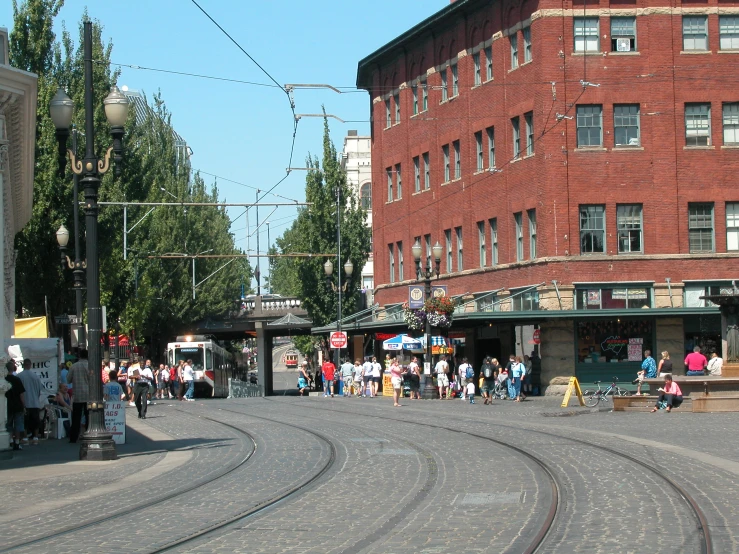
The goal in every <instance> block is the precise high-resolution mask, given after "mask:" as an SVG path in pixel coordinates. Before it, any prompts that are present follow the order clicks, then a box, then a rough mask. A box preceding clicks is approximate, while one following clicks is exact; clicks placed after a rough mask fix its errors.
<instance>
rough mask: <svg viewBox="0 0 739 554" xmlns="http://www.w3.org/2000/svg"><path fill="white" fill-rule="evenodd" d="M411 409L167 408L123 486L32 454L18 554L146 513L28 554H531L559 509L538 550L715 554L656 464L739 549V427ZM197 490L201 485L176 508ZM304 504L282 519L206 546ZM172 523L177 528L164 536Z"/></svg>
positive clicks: (421, 404) (730, 548)
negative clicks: (705, 552) (706, 552)
mask: <svg viewBox="0 0 739 554" xmlns="http://www.w3.org/2000/svg"><path fill="white" fill-rule="evenodd" d="M405 404H406V405H405V406H403V407H401V408H393V407H392V400H391V399H388V398H377V399H369V398H365V399H360V398H334V399H324V398H322V397H303V398H298V397H271V398H267V399H261V398H249V399H231V400H207V401H197V402H193V403H187V404H186V403H179V402H178V403H172V404H157V405H156V406H151V407H150V410H149V413H150V414H151V417H150V418H149V419H147V420H146V421H145V422H140V421H135V423H133V427H135V429H136V433H140V434H141V436H145V437H147V439H146V441H143V440H140V441H139V442H140V443H141V446H140V448H138V449H137V450H136V451H134V452H129V451H126V448H128V446H126V447H123V448H122V449H121V451H122V452H123V453H124V457H123V459H122V460H119V461H117V462H113V463H112V464H111V465H110V466H107V467H110V468H111V470H112V471H111V473H112V474H113V475H115V478H111V479H109V480H107V481H106V479H105V478H104V475H105V473H104V471H101V469H100V465H94V464H93V465H92V466H90V465H89V464H87V465H85V464H84V463H83V462H72V461H70V457H69V453H65V455H66V458H65V457H64V456H61V457H60V459H59V461H58V462H54V460H48V461H46V464H45V463H44V462H45V461H44V459H43V449H45V448H46V449H48V455H49V456H50V457H53V456H57V457H59V456H60V452H61V445H60V444H59V443H54V444H52V443H48V444H42V445H41V446H39V447H37V450H36V451H32V452H30V453H29V460H30V459H31V458H30V456H34V458H32V459H33V460H34V461H33V467H30V468H23V467H22V461H23V458H22V457H16V459H15V460H13V461H12V462H0V486H1V487H2V490H3V492H4V493H5V494H6V495H7V496H6V497H7V498H13V499H17V503H13V504H8V503H6V505H5V506H3V507H0V520H2V523H3V525H2V526H0V552H3V551H4V550H3V549H4V548H7V546H8V545H14V544H18V543H21V542H24V541H28V540H31V539H34V538H43V536H44V535H48V534H51V533H55V532H56V531H63V530H64V529H65V526H66V527H68V526H69V525H70V522H82V521H88V520H93V519H94V518H95V517H96V516H97V517H99V516H100V514H110V515H111V516H114V515H115V513H116V511H117V510H120V509H122V508H125V507H134V508H136V506H137V505H138V504H141V507H140V508H138V509H136V510H135V511H134V512H133V513H131V514H128V515H126V516H124V517H119V518H116V517H110V518H109V519H107V520H106V521H105V523H104V524H103V525H97V526H91V527H88V528H87V529H85V530H80V531H75V530H71V531H69V532H67V533H66V534H65V533H62V534H60V535H58V536H55V537H54V538H53V539H50V540H49V541H46V542H41V543H38V544H34V545H28V546H25V547H21V548H18V549H16V550H12V551H17V552H40V551H47V550H46V549H49V548H50V545H51V544H53V551H54V552H59V553H64V552H76V553H79V552H85V551H90V550H92V549H102V550H105V551H107V552H132V551H140V552H154V551H157V550H158V549H159V548H161V547H165V546H167V545H172V544H173V543H174V542H175V541H177V540H179V539H182V538H183V537H185V538H187V537H191V538H192V540H188V541H187V542H184V543H181V544H178V545H177V546H175V547H174V548H173V551H178V552H203V553H205V552H265V553H266V552H316V553H324V552H337V553H338V552H377V553H387V552H392V553H411V552H413V553H419V552H423V553H445V552H512V553H519V552H524V551H526V548H527V547H528V546H529V544H530V543H531V541H532V539H533V537H534V536H535V535H536V533H537V532H538V531H539V530H541V529H542V526H544V525H545V524H547V522H548V519H547V516H548V510H549V508H550V507H551V506H552V502H553V501H554V500H556V501H557V502H558V509H557V511H556V515H555V517H554V520H553V522H552V525H551V528H550V529H549V532H548V534H547V535H546V536H545V537H544V541H543V543H542V544H541V547H540V548H539V550H537V552H551V553H554V552H557V553H559V552H603V553H613V552H654V551H660V552H700V551H701V550H700V549H701V544H702V536H701V533H700V531H699V528H698V524H697V521H698V520H697V518H696V515H695V513H694V512H693V511H692V509H691V507H690V505H689V504H688V503H687V502H686V501H685V500H684V499H683V498H682V497H681V496H680V495H679V494H678V493H677V492H676V491H675V490H673V489H672V488H671V486H670V485H669V482H668V481H666V479H665V476H662V475H659V474H657V473H653V472H652V471H651V470H649V469H647V468H645V467H643V466H641V465H639V464H638V463H637V462H639V461H641V462H646V464H647V465H648V466H649V467H654V468H657V469H660V470H666V477H667V478H669V479H672V480H674V481H675V482H677V483H678V484H680V485H681V486H682V487H683V489H684V490H685V492H686V493H687V494H688V495H689V496H690V497H692V498H693V499H694V501H695V502H696V504H697V506H698V507H699V509H700V511H701V512H702V513H703V514H704V515H705V518H706V520H707V524H708V528H707V529H708V533H709V535H710V537H711V539H712V541H713V552H717V553H718V552H722V553H723V552H739V545H738V544H737V543H736V540H735V537H737V536H739V519H737V515H738V514H737V510H738V508H737V507H739V486H738V485H737V481H738V479H737V477H738V476H739V450H738V449H737V448H736V446H735V443H734V441H732V440H727V439H730V437H732V436H733V434H734V433H733V432H732V431H733V429H734V428H735V415H734V414H690V413H681V412H680V411H679V410H676V411H675V412H674V413H672V414H666V413H662V412H660V413H658V414H648V413H614V412H608V411H605V410H590V409H582V408H570V409H561V408H559V400H557V399H550V398H535V399H531V400H530V401H527V402H524V403H522V404H516V403H513V402H503V401H499V402H497V403H496V404H495V405H494V406H483V405H481V404H479V403H478V404H476V405H470V404H468V403H466V402H462V401H460V400H454V401H443V402H442V401H426V400H424V401H408V400H406V401H405ZM129 415H130V414H129ZM558 416H570V417H558ZM133 436H138V435H133ZM137 440H138V439H137ZM583 440H584V442H582V441H583ZM67 446H69V447H70V448H74V447H72V445H67ZM606 448H607V449H609V450H606ZM25 454H26V452H25V451H24V452H23V453H21V455H25ZM624 455H626V456H628V457H624ZM173 456H179V458H173ZM3 464H5V465H3ZM160 470H161V471H160ZM147 472H148V473H147ZM224 472H228V473H224ZM552 478H553V479H554V484H555V485H556V486H555V485H553V484H552V483H553V482H552ZM313 479H315V480H313ZM62 483H63V485H62ZM198 483H200V485H198ZM122 485H126V486H125V487H123V486H122ZM189 485H198V487H197V488H194V489H193V490H190V491H188V492H186V493H185V494H184V495H183V496H177V497H174V498H171V499H164V500H162V498H164V496H166V494H167V493H176V492H177V491H178V490H180V489H182V490H184V489H185V488H186V487H187V486H189ZM111 487H113V488H111ZM293 489H297V490H296V491H295V492H294V493H293V494H292V495H291V496H289V497H287V498H286V499H284V500H283V501H282V502H280V503H278V504H276V505H274V506H272V507H271V508H268V509H266V510H263V511H260V512H258V513H256V514H254V515H251V516H248V517H245V518H243V519H241V520H239V521H236V522H233V523H230V524H229V525H226V526H225V527H223V528H219V529H214V530H212V532H209V533H206V534H204V535H202V536H195V535H196V534H197V533H198V532H199V531H207V530H208V529H209V528H210V527H211V526H212V525H213V524H214V523H215V522H227V521H229V520H230V519H232V518H234V517H237V516H239V515H240V514H244V513H245V512H247V511H249V510H252V509H253V508H254V507H258V506H261V505H263V504H264V503H265V502H267V501H269V500H270V499H274V498H277V497H279V496H280V495H283V494H286V493H288V492H290V491H291V490H293ZM51 500H54V502H50V501H51ZM147 504H153V505H151V506H147ZM164 513H166V514H167V521H168V522H171V524H167V525H165V526H162V514H164ZM71 514H74V516H72V515H71ZM3 545H5V546H3Z"/></svg>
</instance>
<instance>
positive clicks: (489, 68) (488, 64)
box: [485, 46, 493, 81]
mask: <svg viewBox="0 0 739 554" xmlns="http://www.w3.org/2000/svg"><path fill="white" fill-rule="evenodd" d="M492 78H493V47H492V46H486V47H485V80H486V81H490V80H492Z"/></svg>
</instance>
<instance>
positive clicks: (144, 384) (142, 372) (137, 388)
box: [133, 365, 154, 419]
mask: <svg viewBox="0 0 739 554" xmlns="http://www.w3.org/2000/svg"><path fill="white" fill-rule="evenodd" d="M153 381H154V375H153V374H152V372H151V368H150V367H149V366H148V365H145V366H144V367H141V368H139V375H138V377H137V378H136V384H135V385H134V386H133V400H134V403H135V404H136V409H137V410H138V412H139V419H146V408H147V404H148V403H147V401H146V400H147V396H148V395H149V386H150V385H151V383H152V382H153Z"/></svg>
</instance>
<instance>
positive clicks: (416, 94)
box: [411, 84, 418, 115]
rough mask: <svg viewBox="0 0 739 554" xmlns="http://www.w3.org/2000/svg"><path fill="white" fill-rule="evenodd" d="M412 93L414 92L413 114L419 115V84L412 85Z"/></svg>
mask: <svg viewBox="0 0 739 554" xmlns="http://www.w3.org/2000/svg"><path fill="white" fill-rule="evenodd" d="M411 93H412V94H413V115H418V84H414V85H413V86H412V87H411Z"/></svg>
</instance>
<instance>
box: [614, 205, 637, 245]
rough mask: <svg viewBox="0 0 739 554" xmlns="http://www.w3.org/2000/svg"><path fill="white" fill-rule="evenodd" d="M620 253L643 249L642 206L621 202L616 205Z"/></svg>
mask: <svg viewBox="0 0 739 554" xmlns="http://www.w3.org/2000/svg"><path fill="white" fill-rule="evenodd" d="M616 228H617V230H618V253H619V254H633V253H635V252H643V250H642V206H641V204H620V205H619V206H617V207H616Z"/></svg>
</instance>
